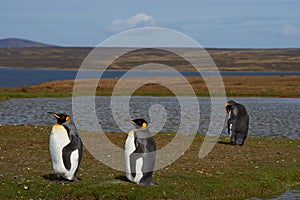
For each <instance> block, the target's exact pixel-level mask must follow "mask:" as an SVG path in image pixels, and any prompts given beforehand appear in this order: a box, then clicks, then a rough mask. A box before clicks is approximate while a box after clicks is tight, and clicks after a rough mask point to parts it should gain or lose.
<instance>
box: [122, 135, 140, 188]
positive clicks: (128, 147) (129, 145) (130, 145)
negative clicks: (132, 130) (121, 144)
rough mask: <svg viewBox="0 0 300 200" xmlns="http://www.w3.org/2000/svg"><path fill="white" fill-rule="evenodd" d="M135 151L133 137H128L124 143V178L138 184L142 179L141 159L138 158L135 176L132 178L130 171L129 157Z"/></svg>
mask: <svg viewBox="0 0 300 200" xmlns="http://www.w3.org/2000/svg"><path fill="white" fill-rule="evenodd" d="M134 151H135V144H134V137H133V135H129V136H128V137H127V139H126V142H125V152H124V157H125V164H126V177H127V179H128V180H130V181H132V182H135V183H139V182H140V180H141V179H142V177H143V173H142V167H143V158H139V159H137V161H136V165H135V172H136V175H135V177H134V178H133V177H132V175H131V170H130V155H131V154H132V153H133V152H134Z"/></svg>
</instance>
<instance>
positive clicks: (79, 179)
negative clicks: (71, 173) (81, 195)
mask: <svg viewBox="0 0 300 200" xmlns="http://www.w3.org/2000/svg"><path fill="white" fill-rule="evenodd" d="M73 181H81V178H79V177H77V176H75V178H74V180H73Z"/></svg>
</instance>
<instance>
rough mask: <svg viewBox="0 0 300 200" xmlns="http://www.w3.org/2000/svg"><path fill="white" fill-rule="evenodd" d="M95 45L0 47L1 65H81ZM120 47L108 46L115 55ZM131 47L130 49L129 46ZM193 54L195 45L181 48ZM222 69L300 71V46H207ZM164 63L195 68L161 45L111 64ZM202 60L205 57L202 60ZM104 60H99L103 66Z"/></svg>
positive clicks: (183, 68)
mask: <svg viewBox="0 0 300 200" xmlns="http://www.w3.org/2000/svg"><path fill="white" fill-rule="evenodd" d="M92 49H93V48H92V47H49V46H48V47H47V48H45V47H31V48H0V66H3V67H17V68H52V69H78V68H79V67H80V65H81V63H82V62H83V60H84V59H85V58H86V56H87V55H88V54H89V53H90V51H92ZM116 50H117V48H106V49H105V52H104V53H109V54H110V55H114V52H116ZM128 50H130V49H128ZM180 50H181V51H182V52H184V54H185V55H193V54H195V53H196V52H195V51H194V50H195V49H189V48H185V49H184V48H183V49H180ZM206 51H207V52H208V53H209V55H210V56H211V58H212V59H213V60H214V62H215V63H216V65H217V66H218V68H219V70H220V71H299V70H300V68H299V63H300V48H287V49H284V48H283V49H206ZM199 59H201V56H200V57H199ZM149 62H152V63H160V64H165V65H168V66H171V67H174V68H175V69H176V70H178V71H194V70H195V69H194V68H193V67H191V65H190V64H189V63H188V62H187V61H186V60H184V59H183V58H182V57H180V56H176V55H175V54H170V53H167V52H166V51H162V50H159V49H140V50H138V51H131V52H129V53H126V54H124V55H123V56H122V57H120V58H118V59H115V60H114V62H113V63H111V65H110V66H109V69H111V70H128V69H131V68H132V67H135V66H139V65H142V64H145V63H149ZM200 62H201V60H200ZM103 63H104V61H103V60H98V61H97V64H98V65H97V66H101V65H102V64H103Z"/></svg>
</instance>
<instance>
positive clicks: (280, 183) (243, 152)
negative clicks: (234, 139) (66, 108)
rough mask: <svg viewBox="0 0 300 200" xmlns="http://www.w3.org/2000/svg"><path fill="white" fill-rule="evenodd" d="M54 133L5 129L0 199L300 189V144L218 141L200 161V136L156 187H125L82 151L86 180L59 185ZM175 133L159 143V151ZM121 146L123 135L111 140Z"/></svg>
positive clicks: (267, 193)
mask: <svg viewBox="0 0 300 200" xmlns="http://www.w3.org/2000/svg"><path fill="white" fill-rule="evenodd" d="M50 128H51V127H45V126H14V125H1V126H0V141H1V142H0V152H1V156H0V177H1V179H0V182H1V187H0V193H1V198H2V199H246V198H251V197H259V198H267V197H274V196H277V195H279V194H280V193H282V192H284V191H285V190H286V189H300V162H299V161H300V155H299V150H300V149H299V148H300V140H281V139H267V138H248V139H247V140H246V143H245V145H244V146H243V147H240V146H231V145H229V144H228V143H227V141H228V138H224V137H221V138H220V140H219V142H218V143H217V144H216V145H215V147H214V149H213V150H212V151H211V152H210V153H209V154H208V156H206V157H205V158H203V159H199V158H198V152H199V148H200V145H201V143H202V141H203V136H202V135H197V136H196V138H195V140H194V142H193V144H192V145H191V146H190V148H189V149H188V151H186V153H185V154H184V155H183V156H182V157H180V159H178V160H177V161H176V162H174V163H172V164H171V165H170V166H168V167H166V168H164V169H160V170H158V171H155V172H154V181H155V182H156V183H157V184H159V186H157V187H142V186H138V185H135V184H133V183H130V182H127V181H125V177H124V172H120V171H116V170H113V169H111V168H109V167H107V166H105V165H103V164H102V163H100V162H99V161H97V160H96V159H95V158H93V157H92V156H91V155H90V154H89V152H88V151H87V150H86V149H84V152H83V160H82V163H81V166H80V168H79V171H78V176H79V178H81V179H82V180H80V181H76V182H72V183H69V184H67V185H60V184H58V183H56V182H55V176H54V174H53V171H52V168H51V161H50V154H49V150H48V140H49V133H50ZM172 135H173V134H172V133H159V134H157V135H156V136H155V140H156V142H157V146H158V149H159V148H161V147H163V146H164V145H165V144H167V143H168V142H169V141H170V139H171V138H172V137H173V136H172ZM108 136H109V138H110V139H111V141H113V142H114V143H115V144H116V145H118V146H121V147H122V146H123V144H124V142H125V139H126V134H121V133H110V134H108Z"/></svg>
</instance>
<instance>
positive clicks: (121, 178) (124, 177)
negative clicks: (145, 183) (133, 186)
mask: <svg viewBox="0 0 300 200" xmlns="http://www.w3.org/2000/svg"><path fill="white" fill-rule="evenodd" d="M115 179H117V180H120V181H123V182H128V183H131V182H130V181H129V180H128V179H127V177H126V176H116V177H115Z"/></svg>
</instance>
